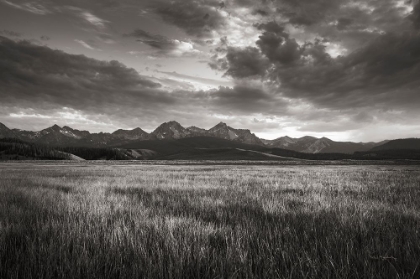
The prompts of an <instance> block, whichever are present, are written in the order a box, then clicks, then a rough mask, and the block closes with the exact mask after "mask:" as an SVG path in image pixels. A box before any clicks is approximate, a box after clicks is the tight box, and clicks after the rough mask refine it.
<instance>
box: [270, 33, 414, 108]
mask: <svg viewBox="0 0 420 279" xmlns="http://www.w3.org/2000/svg"><path fill="white" fill-rule="evenodd" d="M384 46H386V47H384ZM315 50H316V52H315ZM305 53H306V55H304V56H302V59H301V60H300V61H299V63H296V64H295V66H293V67H289V68H287V69H283V68H280V67H277V68H276V70H275V71H274V72H273V76H275V78H278V79H279V80H280V82H281V84H282V88H283V89H284V93H285V94H286V95H287V96H289V97H292V98H306V99H307V100H309V101H311V102H313V103H316V104H318V105H320V106H326V107H330V108H350V107H354V106H357V107H369V106H372V107H386V108H393V107H395V108H400V109H401V108H410V107H411V108H413V105H412V104H413V102H417V103H418V102H420V96H419V94H418V90H419V88H420V81H419V79H418V77H419V76H420V36H419V35H412V34H399V35H397V34H386V35H383V36H380V37H378V38H377V39H376V40H374V41H373V42H371V43H370V44H368V45H367V46H365V47H364V48H361V49H359V50H358V51H356V52H354V53H352V54H350V55H348V56H345V57H339V58H337V59H331V58H329V57H328V56H327V54H325V52H323V51H322V47H320V45H319V44H318V45H312V46H310V47H306V49H305ZM315 53H316V54H315ZM317 57H321V59H320V58H317ZM322 57H324V58H322ZM308 58H311V59H310V60H308ZM316 61H320V62H322V63H318V64H317V63H316Z"/></svg>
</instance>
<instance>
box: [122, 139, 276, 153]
mask: <svg viewBox="0 0 420 279" xmlns="http://www.w3.org/2000/svg"><path fill="white" fill-rule="evenodd" d="M118 147H120V148H129V149H149V150H153V151H155V152H157V153H158V155H159V156H165V155H171V154H176V153H180V152H182V151H185V150H191V149H200V148H201V149H202V148H214V149H223V148H242V149H246V150H254V151H263V150H267V149H268V148H265V147H262V146H259V145H251V144H246V143H241V142H237V141H231V140H226V139H220V138H213V137H191V138H183V139H178V140H173V139H165V140H147V141H137V142H132V143H128V144H123V145H120V146H118Z"/></svg>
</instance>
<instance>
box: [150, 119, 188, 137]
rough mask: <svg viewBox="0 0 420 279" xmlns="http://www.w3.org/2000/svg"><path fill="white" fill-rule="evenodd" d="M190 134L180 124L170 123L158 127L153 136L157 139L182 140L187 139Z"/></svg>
mask: <svg viewBox="0 0 420 279" xmlns="http://www.w3.org/2000/svg"><path fill="white" fill-rule="evenodd" d="M189 134H190V132H189V131H188V130H187V129H185V128H184V127H182V125H181V124H179V123H178V122H176V121H169V122H165V123H162V124H161V125H160V126H159V127H157V128H156V129H155V130H154V131H153V132H152V133H151V136H152V137H154V138H157V139H180V138H185V137H187V136H188V135H189Z"/></svg>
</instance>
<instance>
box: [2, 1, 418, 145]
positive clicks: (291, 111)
mask: <svg viewBox="0 0 420 279" xmlns="http://www.w3.org/2000/svg"><path fill="white" fill-rule="evenodd" d="M0 6H1V10H0V16H1V22H2V29H1V30H2V31H0V35H1V36H5V37H8V38H9V39H7V38H3V37H2V39H1V40H0V71H1V73H2V74H1V75H0V87H1V88H2V90H0V98H1V103H0V122H1V119H5V118H7V119H9V120H10V121H12V120H13V121H14V122H13V123H19V121H21V123H42V121H39V122H36V121H37V120H35V119H42V120H43V121H56V119H59V118H60V116H61V115H65V116H66V117H67V118H65V119H67V120H68V121H70V119H71V118H74V119H75V121H76V120H77V121H82V122H83V123H86V125H88V123H90V124H91V125H97V126H98V127H106V125H105V124H104V123H112V125H114V126H116V125H121V126H125V127H126V126H129V127H133V126H142V127H144V128H146V129H147V127H146V126H145V125H149V126H155V125H157V124H159V123H160V122H163V121H168V120H177V121H180V122H181V123H183V124H184V123H185V124H186V125H197V126H204V127H207V128H208V127H209V126H212V125H214V123H217V122H218V121H220V120H222V121H224V122H228V123H229V124H231V125H232V126H235V125H238V126H239V127H243V128H252V129H253V130H255V131H256V132H261V131H267V129H268V131H269V132H268V133H269V134H271V135H273V137H274V135H278V136H280V135H285V134H288V135H291V136H303V135H305V133H306V134H307V133H309V134H311V135H318V136H333V137H336V138H335V139H343V138H346V139H352V137H358V138H359V139H384V138H386V137H388V136H389V132H388V128H387V127H392V129H393V131H395V133H401V135H403V134H404V135H408V134H409V131H414V132H413V134H412V136H418V134H415V132H416V131H420V124H417V123H419V121H420V115H419V114H418V104H419V103H420V95H419V94H418V92H419V90H420V79H419V78H418V77H419V76H420V51H419V50H420V3H419V1H418V0H413V1H405V0H229V1H221V0H143V1H135V0H106V1H104V0H14V1H12V0H0ZM22 18H28V22H26V21H25V22H22ZM76 43H77V44H79V45H77V44H76ZM42 44H44V46H41V45H42ZM47 46H49V47H47ZM80 46H82V47H80ZM54 48H56V49H57V50H54ZM99 50H101V51H99ZM75 54H84V55H75ZM86 55H87V56H89V57H92V58H88V57H87V56H86ZM93 58H95V59H93ZM109 60H111V61H109ZM117 61H120V62H117ZM125 65H127V66H125ZM146 75H147V76H146ZM63 113H64V114H63ZM28 119H32V120H31V121H26V120H28ZM137 122H139V123H138V124H136V123H137ZM95 123H96V124H95ZM101 123H102V124H101ZM142 123H147V124H145V125H144V124H142ZM28 125H29V124H28ZM375 125H376V126H375ZM377 126H378V127H377ZM373 131H375V133H376V134H374V132H373ZM385 135H386V137H385Z"/></svg>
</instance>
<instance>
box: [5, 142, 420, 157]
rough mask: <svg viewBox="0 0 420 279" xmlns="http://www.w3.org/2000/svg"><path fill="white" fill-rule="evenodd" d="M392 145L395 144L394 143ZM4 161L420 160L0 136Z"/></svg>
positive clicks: (400, 152)
mask: <svg viewBox="0 0 420 279" xmlns="http://www.w3.org/2000/svg"><path fill="white" fill-rule="evenodd" d="M391 146H392V145H391ZM0 159H1V160H192V161H194V160H224V161H229V160H231V161H235V160H249V161H299V160H300V161H305V160H314V161H351V160H361V161H381V160H420V149H385V150H380V149H375V150H371V151H365V152H354V153H353V154H344V153H315V154H310V153H302V152H297V151H293V150H287V149H281V148H269V147H263V146H258V145H250V144H244V143H239V142H233V141H229V140H223V139H215V138H206V137H197V138H188V139H179V140H150V141H141V142H137V143H136V144H131V145H123V146H119V147H112V148H111V147H110V148H103V147H97V148H95V147H79V146H51V145H43V144H35V143H29V142H25V141H22V140H19V139H15V138H3V139H0Z"/></svg>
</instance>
